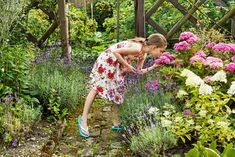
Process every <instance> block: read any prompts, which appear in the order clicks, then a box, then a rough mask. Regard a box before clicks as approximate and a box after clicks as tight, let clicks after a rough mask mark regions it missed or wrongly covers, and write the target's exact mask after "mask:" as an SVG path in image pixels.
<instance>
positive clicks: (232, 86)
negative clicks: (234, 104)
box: [227, 81, 235, 95]
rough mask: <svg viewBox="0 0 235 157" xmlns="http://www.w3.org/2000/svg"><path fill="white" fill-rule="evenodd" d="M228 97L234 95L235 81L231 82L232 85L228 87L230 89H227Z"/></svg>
mask: <svg viewBox="0 0 235 157" xmlns="http://www.w3.org/2000/svg"><path fill="white" fill-rule="evenodd" d="M227 93H228V94H229V95H234V94H235V81H233V82H232V85H231V86H230V88H229V89H228V92H227Z"/></svg>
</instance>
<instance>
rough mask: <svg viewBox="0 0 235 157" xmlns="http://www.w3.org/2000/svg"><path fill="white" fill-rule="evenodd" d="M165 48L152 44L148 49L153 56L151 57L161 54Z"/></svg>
mask: <svg viewBox="0 0 235 157" xmlns="http://www.w3.org/2000/svg"><path fill="white" fill-rule="evenodd" d="M165 49H166V47H156V46H153V47H152V48H151V50H150V54H151V55H152V56H153V58H154V59H155V58H157V57H159V56H161V54H162V52H163V51H164V50H165Z"/></svg>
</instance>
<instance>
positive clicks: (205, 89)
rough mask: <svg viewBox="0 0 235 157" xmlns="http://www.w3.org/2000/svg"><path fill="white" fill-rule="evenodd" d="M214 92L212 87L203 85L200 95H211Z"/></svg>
mask: <svg viewBox="0 0 235 157" xmlns="http://www.w3.org/2000/svg"><path fill="white" fill-rule="evenodd" d="M212 92H213V89H212V87H211V86H209V85H207V84H206V83H202V84H201V85H200V88H199V94H200V95H211V94H212Z"/></svg>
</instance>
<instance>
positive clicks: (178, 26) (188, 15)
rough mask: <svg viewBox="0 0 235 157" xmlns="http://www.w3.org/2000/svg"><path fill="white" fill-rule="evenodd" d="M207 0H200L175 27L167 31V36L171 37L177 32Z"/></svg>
mask: <svg viewBox="0 0 235 157" xmlns="http://www.w3.org/2000/svg"><path fill="white" fill-rule="evenodd" d="M205 1H206V0H198V1H197V2H196V3H195V4H194V5H193V7H192V8H191V9H190V10H189V11H188V13H187V14H186V15H185V16H184V17H183V18H181V19H180V20H179V21H178V22H177V23H176V24H175V25H174V27H173V28H172V29H171V30H170V31H169V32H168V33H167V35H166V38H167V39H170V38H171V37H172V36H173V35H174V34H175V32H177V31H178V29H179V28H180V27H181V26H182V25H183V24H184V23H185V22H186V21H187V20H188V19H189V17H190V16H191V15H192V14H193V13H194V12H195V11H196V10H197V8H198V7H200V6H201V5H202V4H203V3H204V2H205Z"/></svg>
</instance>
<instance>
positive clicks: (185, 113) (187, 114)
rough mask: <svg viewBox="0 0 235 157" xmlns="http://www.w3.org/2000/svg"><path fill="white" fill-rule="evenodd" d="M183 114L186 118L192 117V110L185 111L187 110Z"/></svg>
mask: <svg viewBox="0 0 235 157" xmlns="http://www.w3.org/2000/svg"><path fill="white" fill-rule="evenodd" d="M183 114H184V115H185V116H189V115H191V111H190V109H185V110H184V111H183Z"/></svg>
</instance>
